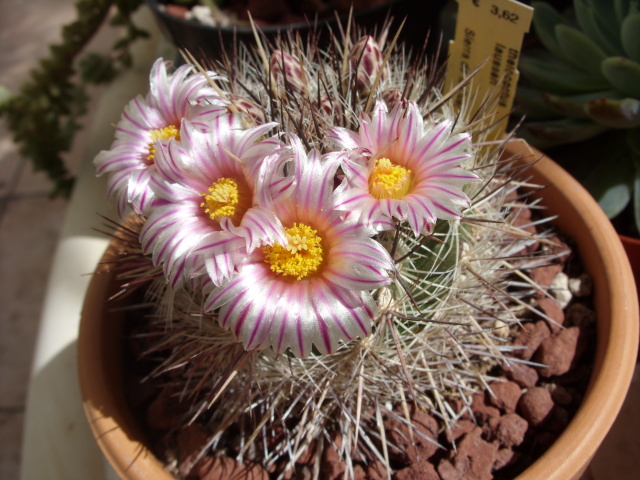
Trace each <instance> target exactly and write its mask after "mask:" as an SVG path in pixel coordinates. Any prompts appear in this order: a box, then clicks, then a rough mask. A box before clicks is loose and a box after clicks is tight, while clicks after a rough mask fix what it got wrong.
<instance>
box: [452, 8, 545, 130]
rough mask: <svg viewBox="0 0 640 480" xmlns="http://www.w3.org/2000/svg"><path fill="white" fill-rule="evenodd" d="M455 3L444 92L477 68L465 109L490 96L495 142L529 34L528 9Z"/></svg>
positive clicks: (508, 109)
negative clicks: (452, 37)
mask: <svg viewBox="0 0 640 480" xmlns="http://www.w3.org/2000/svg"><path fill="white" fill-rule="evenodd" d="M456 1H457V2H458V19H457V24H456V31H455V36H454V39H453V40H452V41H451V43H450V44H449V60H448V66H447V73H446V77H445V91H448V90H450V89H451V88H452V87H453V86H455V85H457V84H458V83H460V82H461V81H463V80H464V79H465V78H466V77H467V76H468V75H469V74H470V73H471V72H473V71H474V70H475V69H476V68H478V67H481V68H480V69H479V71H478V72H477V73H476V74H475V75H474V77H473V79H472V80H471V86H470V89H469V90H468V91H469V92H472V95H475V96H474V97H473V100H472V103H471V108H472V111H476V110H477V109H478V108H479V107H480V106H481V104H482V103H483V102H485V101H486V100H487V97H488V96H490V98H489V101H490V102H492V105H493V107H492V110H493V112H495V116H494V121H495V122H497V121H498V120H500V126H499V128H497V129H496V132H495V133H494V135H493V138H499V137H501V136H502V134H503V133H504V131H505V129H506V125H507V120H508V115H509V114H510V113H511V108H512V105H513V99H514V96H515V91H516V85H517V84H518V78H519V73H518V69H517V66H518V59H519V58H520V50H521V48H522V39H523V37H524V34H525V33H526V32H528V31H529V27H530V25H531V20H532V18H533V9H532V8H531V7H529V6H527V5H524V4H522V3H520V2H517V1H515V0H456ZM459 101H460V98H458V102H459Z"/></svg>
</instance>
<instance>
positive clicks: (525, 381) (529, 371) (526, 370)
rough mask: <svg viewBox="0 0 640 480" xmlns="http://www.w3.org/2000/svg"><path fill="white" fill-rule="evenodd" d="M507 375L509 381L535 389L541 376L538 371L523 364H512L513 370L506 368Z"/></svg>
mask: <svg viewBox="0 0 640 480" xmlns="http://www.w3.org/2000/svg"><path fill="white" fill-rule="evenodd" d="M505 373H506V375H507V378H508V379H509V380H513V381H514V382H516V383H517V384H518V385H520V386H521V387H524V388H530V387H534V386H535V385H536V384H537V383H538V379H539V378H540V376H539V375H538V371H537V370H536V369H535V368H533V367H530V366H529V365H525V364H523V363H515V362H512V363H511V368H510V369H507V368H505Z"/></svg>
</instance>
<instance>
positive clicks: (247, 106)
mask: <svg viewBox="0 0 640 480" xmlns="http://www.w3.org/2000/svg"><path fill="white" fill-rule="evenodd" d="M229 100H230V101H231V103H232V104H233V106H234V107H235V108H236V109H237V110H238V111H239V112H240V113H243V114H245V115H247V116H249V118H251V119H252V120H253V121H254V122H255V124H256V125H261V124H263V123H265V122H266V118H265V115H264V109H263V108H262V107H260V105H258V104H257V103H256V102H254V101H253V100H250V99H248V98H247V97H240V96H238V95H230V96H229Z"/></svg>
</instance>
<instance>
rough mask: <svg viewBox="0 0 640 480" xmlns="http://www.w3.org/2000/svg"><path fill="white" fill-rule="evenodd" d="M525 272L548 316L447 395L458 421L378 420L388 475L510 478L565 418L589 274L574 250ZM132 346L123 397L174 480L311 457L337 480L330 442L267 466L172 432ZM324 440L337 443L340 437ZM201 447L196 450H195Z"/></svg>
mask: <svg viewBox="0 0 640 480" xmlns="http://www.w3.org/2000/svg"><path fill="white" fill-rule="evenodd" d="M525 220H526V219H525ZM552 240H553V241H554V242H555V243H556V244H557V245H558V247H555V248H558V249H560V250H570V247H569V246H567V243H566V242H565V241H564V239H561V238H559V237H557V238H554V239H552ZM536 248H543V247H542V246H541V245H538V246H537V247H536ZM531 274H532V277H533V278H534V279H535V280H536V281H537V282H538V283H539V284H540V285H542V286H550V288H549V290H548V291H549V292H553V293H554V296H553V298H551V297H550V296H548V295H546V294H545V293H543V292H541V293H540V294H539V295H537V296H536V297H535V298H534V299H532V305H533V306H534V307H535V308H537V309H538V310H540V311H542V312H544V314H545V315H546V317H547V319H545V320H537V321H535V320H532V321H530V322H523V323H522V326H521V327H515V328H512V330H511V333H510V335H511V337H512V340H513V344H514V345H516V346H520V347H522V348H521V349H518V350H516V351H515V352H514V353H513V354H512V355H511V357H512V358H513V361H512V362H509V364H508V365H503V366H499V367H495V368H494V370H493V371H492V372H490V373H491V375H492V376H493V377H494V378H495V380H494V381H493V382H492V383H490V384H489V390H487V391H483V392H478V393H476V394H475V395H473V397H472V401H471V402H470V404H468V405H465V404H463V402H461V401H458V402H457V403H455V402H454V405H455V407H456V409H457V411H458V412H459V413H460V419H459V421H458V422H457V423H456V424H455V425H453V426H450V428H447V426H446V425H445V424H444V423H443V422H442V421H440V420H439V419H437V418H436V417H435V416H433V415H431V414H429V413H427V412H425V411H422V410H419V409H413V408H412V409H411V411H410V415H411V419H412V421H413V424H414V427H415V430H414V431H413V432H411V433H409V431H408V428H407V426H406V425H403V424H401V423H399V422H398V421H397V420H394V419H390V418H387V419H386V423H385V424H386V432H385V433H386V437H387V443H388V444H389V445H395V446H397V447H398V448H389V459H390V464H391V466H392V468H393V473H392V477H391V478H392V479H394V480H456V479H465V480H492V479H493V480H507V479H512V478H514V477H516V476H517V475H518V474H519V473H521V472H522V471H524V470H525V469H526V468H527V467H528V466H529V465H530V464H531V463H532V462H533V461H535V460H536V459H537V458H539V457H540V455H541V454H542V453H544V451H545V450H546V449H547V448H548V447H549V446H550V445H551V444H552V443H553V442H554V441H555V440H556V438H557V437H558V436H559V435H560V434H561V433H562V431H563V430H564V429H565V427H566V426H567V425H568V423H569V422H570V420H571V419H572V417H573V415H574V414H575V412H576V410H577V408H578V406H579V405H580V402H581V400H582V397H583V395H584V392H585V390H586V387H587V384H588V382H589V377H590V372H591V367H592V364H593V358H594V351H595V313H594V312H593V310H592V305H591V300H590V299H591V295H590V294H591V282H590V279H589V278H588V277H587V276H585V274H584V273H583V271H582V265H581V263H580V261H579V258H578V257H577V256H576V255H573V254H570V255H568V256H561V257H559V258H558V259H557V260H555V261H554V262H552V263H549V264H548V265H546V266H543V267H540V268H538V269H536V270H535V271H533V272H531ZM138 318H140V316H139V315H138ZM133 323H135V322H133ZM134 328H135V327H134ZM138 338H139V337H138ZM131 347H132V350H131V351H130V352H129V355H131V357H132V359H131V361H130V363H129V364H130V365H135V368H132V369H131V371H130V372H129V373H130V378H129V386H130V388H129V389H128V394H129V401H130V403H131V405H132V408H133V409H134V411H135V412H136V413H137V414H138V418H146V425H145V428H146V430H147V432H148V435H149V438H150V439H154V440H155V445H154V446H152V450H154V451H155V452H156V454H157V456H158V457H159V458H163V459H165V460H166V461H167V463H168V464H169V465H172V467H173V469H174V470H175V472H176V475H177V476H179V477H180V478H184V479H200V480H213V479H220V478H238V479H240V478H242V479H260V480H262V479H264V480H275V479H276V478H285V479H287V478H300V479H307V478H313V474H312V473H313V468H314V465H313V464H314V461H316V460H319V461H320V467H319V468H320V470H319V471H320V472H321V473H320V477H319V478H321V479H326V480H334V479H335V480H338V479H342V478H343V474H344V472H345V469H346V465H345V464H344V462H342V461H341V459H340V458H339V456H338V453H337V451H336V450H335V449H333V448H325V449H324V450H323V452H322V455H321V456H320V458H317V455H316V453H315V452H314V451H310V452H309V454H308V455H306V456H304V457H303V458H300V459H299V460H298V462H297V463H296V465H295V471H289V472H286V473H284V468H285V462H284V461H283V462H282V464H280V465H276V467H275V468H273V469H271V471H267V470H266V469H264V468H263V467H261V466H260V465H256V464H250V463H244V464H242V463H239V462H236V461H235V460H233V459H232V458H229V457H220V456H216V455H214V454H213V453H212V452H207V451H206V448H205V447H206V445H207V442H208V438H209V437H208V433H207V430H206V428H205V427H204V426H203V425H199V424H197V423H194V424H192V425H190V426H188V427H186V428H184V429H182V430H180V431H179V432H175V430H174V429H172V426H173V421H174V420H175V419H177V418H178V417H179V415H180V414H181V413H182V409H183V407H182V406H181V405H180V404H177V403H176V401H175V400H173V398H175V396H174V395H172V392H171V391H168V390H167V389H166V388H165V389H162V388H161V387H158V386H157V385H154V383H153V382H144V383H141V382H140V379H141V378H142V377H145V376H146V375H148V373H149V371H150V369H152V368H153V364H152V362H151V363H149V362H141V361H139V354H140V352H141V349H144V346H141V345H140V344H139V343H136V344H134V343H132V345H131ZM134 358H136V359H137V360H134ZM523 362H527V363H523ZM411 438H413V441H411ZM429 439H431V441H430V440H429ZM332 440H333V441H334V443H335V444H336V445H338V446H339V445H340V442H341V439H340V438H339V437H334V438H333V439H332ZM437 444H439V445H441V446H442V447H444V448H441V447H439V446H438V445H437ZM203 451H204V452H205V455H204V456H202V455H200V454H201V452H203ZM356 460H357V461H356V462H355V468H354V475H355V478H356V479H374V480H375V479H386V478H388V477H387V472H386V470H385V468H384V467H383V465H382V464H381V463H380V462H379V461H378V460H375V459H370V458H360V459H358V458H356Z"/></svg>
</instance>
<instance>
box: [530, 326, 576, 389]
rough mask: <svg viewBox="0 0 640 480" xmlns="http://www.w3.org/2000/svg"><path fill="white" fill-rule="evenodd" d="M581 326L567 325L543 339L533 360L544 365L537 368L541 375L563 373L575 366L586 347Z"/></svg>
mask: <svg viewBox="0 0 640 480" xmlns="http://www.w3.org/2000/svg"><path fill="white" fill-rule="evenodd" d="M582 328H583V327H569V328H566V329H564V330H560V331H559V332H558V333H556V334H555V335H553V336H552V337H548V338H546V339H544V341H543V342H542V343H541V344H540V347H539V348H538V350H537V351H536V355H535V361H536V362H538V363H540V364H542V365H545V368H539V369H538V373H539V374H540V376H541V377H544V378H549V377H552V376H554V375H563V374H565V373H567V372H568V371H569V370H570V369H571V367H573V366H575V365H576V364H577V363H578V362H579V360H580V358H581V357H582V354H583V353H584V352H585V350H586V349H587V345H588V340H587V332H586V331H585V330H582Z"/></svg>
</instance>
